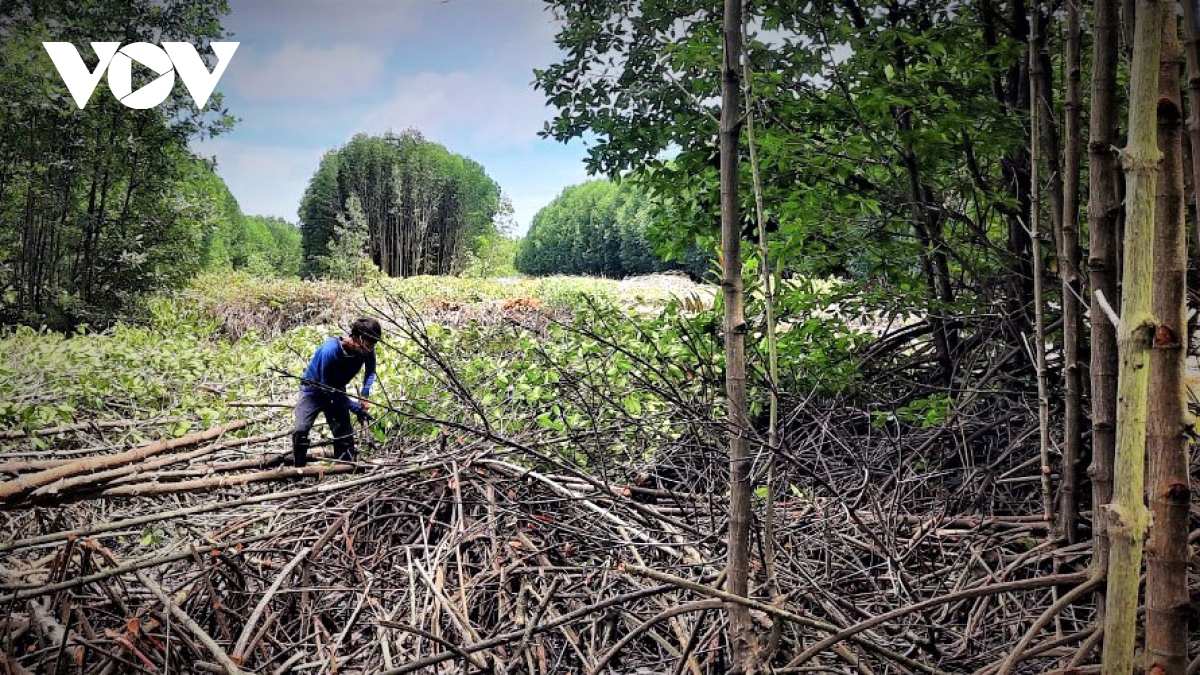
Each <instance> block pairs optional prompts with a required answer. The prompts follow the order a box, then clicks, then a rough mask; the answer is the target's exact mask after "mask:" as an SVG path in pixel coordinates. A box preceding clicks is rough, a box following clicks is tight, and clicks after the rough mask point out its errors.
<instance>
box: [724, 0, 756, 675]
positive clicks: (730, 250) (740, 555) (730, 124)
mask: <svg viewBox="0 0 1200 675" xmlns="http://www.w3.org/2000/svg"><path fill="white" fill-rule="evenodd" d="M742 1H743V0H725V15H724V25H723V30H722V40H723V42H722V44H723V45H724V50H723V58H722V60H721V125H720V133H719V143H720V161H721V253H722V265H721V267H722V273H723V276H722V279H721V288H722V291H723V292H724V300H725V395H726V403H725V405H726V414H727V417H728V419H727V424H728V433H729V540H728V548H727V551H728V552H727V556H728V560H727V565H728V567H727V574H726V583H727V587H728V589H729V592H730V593H733V594H734V595H739V596H742V597H747V596H749V593H750V527H751V525H752V520H753V517H754V513H753V511H752V510H751V503H750V495H751V486H750V439H749V438H748V436H749V431H750V408H749V402H748V399H747V395H746V318H745V309H744V306H743V302H744V298H743V295H742V228H741V220H740V219H739V218H738V182H739V181H738V179H739V174H738V155H739V151H738V149H739V146H740V140H741V129H742V118H741V112H740V109H741V106H740V105H739V101H740V100H741V96H742V92H741V84H740V82H741V58H742ZM726 610H727V613H728V615H729V641H730V644H731V645H732V651H733V668H732V669H731V671H730V672H733V673H740V674H745V675H750V674H751V673H754V672H756V671H757V664H756V663H755V660H756V657H757V651H758V650H757V645H756V643H757V639H756V637H755V631H754V626H753V625H752V623H751V620H750V610H749V609H748V608H747V607H746V606H745V605H741V604H737V603H727V604H726Z"/></svg>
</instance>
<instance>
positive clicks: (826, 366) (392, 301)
mask: <svg viewBox="0 0 1200 675" xmlns="http://www.w3.org/2000/svg"><path fill="white" fill-rule="evenodd" d="M671 283H673V281H672V282H669V283H667V284H666V285H667V286H670V285H671ZM682 296H683V299H682V301H678V300H671V293H669V292H668V290H664V288H661V287H656V286H654V285H652V284H649V283H639V282H632V283H630V282H616V281H611V280H603V279H592V278H581V277H548V278H540V279H472V278H446V277H414V278H408V279H375V280H373V281H371V282H370V283H368V284H366V285H364V286H363V287H360V288H355V287H352V286H349V285H346V284H340V283H333V282H309V281H300V280H296V279H257V278H254V277H251V276H248V275H245V274H237V273H223V274H215V275H206V276H201V277H199V278H198V279H197V280H196V281H195V282H194V283H193V284H192V285H191V286H190V287H189V288H187V289H185V290H183V291H181V292H177V293H171V294H168V295H162V296H160V297H157V298H155V299H154V300H152V301H151V302H150V303H149V312H148V316H147V319H146V321H145V322H144V323H142V324H139V325H128V324H120V325H116V326H113V327H111V328H108V329H106V330H102V331H89V330H88V329H86V328H83V329H81V330H79V331H78V332H77V333H75V334H71V335H62V334H56V333H49V332H38V331H34V330H32V329H28V328H19V329H16V330H14V331H11V332H8V333H5V334H3V335H0V353H2V354H3V357H0V427H2V428H26V429H31V428H40V427H47V426H52V425H54V424H59V423H65V422H71V421H79V420H84V419H112V418H140V419H144V418H152V417H166V416H170V417H179V418H181V419H180V421H178V422H176V423H173V426H172V427H171V432H172V433H174V434H181V433H185V432H187V431H188V430H193V429H195V428H197V427H201V426H211V425H213V424H216V423H218V422H221V421H224V420H226V419H229V418H232V417H237V416H242V415H244V414H245V413H246V411H245V409H240V408H230V407H228V406H227V405H226V403H227V402H229V401H234V400H247V399H249V400H264V399H273V400H287V399H289V398H290V397H291V396H293V395H294V392H295V389H296V386H297V380H296V377H297V376H298V375H299V373H300V372H301V371H302V370H303V368H304V365H305V363H306V362H307V360H308V358H309V356H310V355H311V354H312V352H313V350H314V349H315V348H316V347H317V345H319V344H320V342H321V341H322V340H324V339H325V338H326V337H328V336H329V335H334V334H338V333H339V332H340V331H342V330H343V329H344V327H345V326H346V325H347V324H348V322H349V320H350V319H351V318H352V317H353V316H355V315H357V314H359V313H361V312H370V313H372V314H382V315H383V316H384V318H385V321H384V323H385V327H386V328H387V330H388V333H389V338H388V339H387V340H385V343H384V344H382V345H381V346H380V347H379V371H380V372H379V375H380V382H381V386H380V387H379V388H378V389H377V393H376V395H377V396H378V397H379V398H380V400H381V402H383V403H384V404H385V405H390V406H393V407H395V408H396V409H398V410H404V411H405V412H406V413H408V414H405V415H390V416H384V419H382V420H381V421H380V424H378V425H377V426H376V429H377V432H378V433H379V434H381V435H382V434H395V433H403V434H406V435H412V436H418V437H427V436H428V435H430V434H437V433H440V432H441V428H440V427H439V426H438V425H436V424H431V423H429V422H427V421H421V419H420V418H422V417H429V418H438V419H457V420H458V421H460V422H462V423H464V424H468V425H471V426H478V425H480V424H483V425H490V426H492V427H494V428H497V429H501V430H503V429H512V430H517V429H522V428H527V427H528V426H529V425H531V424H532V425H535V426H536V427H538V428H541V429H543V430H551V431H554V432H561V433H571V432H572V431H573V430H577V429H579V428H580V427H582V426H584V425H595V424H603V423H607V422H614V421H616V420H618V419H619V418H626V419H638V420H645V419H650V418H653V417H654V416H655V415H657V414H659V413H661V412H663V411H664V410H666V409H667V408H668V407H669V406H670V405H672V403H671V401H670V400H669V399H671V398H672V397H675V398H676V399H677V400H675V401H674V405H678V404H679V401H680V400H683V399H687V400H693V401H701V400H702V401H705V402H711V401H714V400H717V398H718V392H719V386H717V385H718V384H719V382H720V378H721V354H722V351H721V349H720V348H719V339H718V334H719V326H720V322H719V319H718V318H717V317H718V316H719V309H718V310H714V309H713V308H712V301H711V300H710V299H709V298H711V295H708V296H707V297H700V294H698V293H695V292H693V293H692V295H688V294H686V293H684V294H682ZM630 310H637V311H630ZM648 310H653V311H648ZM409 320H411V321H409ZM799 325H800V328H799V330H793V331H791V332H789V333H787V334H786V335H785V336H784V341H783V342H782V343H781V354H782V356H783V358H784V367H785V372H787V373H788V374H789V378H790V379H791V380H792V381H793V382H807V384H806V386H810V387H811V386H812V385H816V386H828V385H829V384H830V383H831V381H832V380H837V383H836V384H839V386H840V385H841V384H844V383H845V382H846V381H848V380H850V379H852V378H853V372H852V370H846V369H845V368H844V367H843V366H841V365H839V364H840V363H848V361H844V360H841V361H839V359H838V358H837V353H839V352H841V351H844V350H845V349H847V348H848V347H849V346H850V345H851V343H852V340H853V336H852V334H851V333H849V332H848V331H846V330H845V328H844V327H842V326H840V324H837V323H836V322H832V321H830V320H826V319H815V318H810V319H808V320H806V321H805V322H803V323H801V324H799ZM406 333H407V334H406ZM756 334H757V332H756ZM438 359H443V360H445V361H446V362H448V363H451V364H453V367H454V369H455V370H456V372H455V375H454V377H456V378H458V379H459V382H458V383H455V382H454V381H452V380H451V379H448V378H447V374H446V373H444V372H441V371H439V365H438V363H437V360H438ZM839 368H842V369H843V370H839ZM806 378H807V380H806ZM581 382H582V383H587V386H588V387H589V388H590V389H589V390H591V391H593V392H595V391H602V392H603V393H602V396H601V398H602V399H603V400H602V401H601V400H590V401H587V400H584V397H583V396H582V394H581V389H580V387H581V384H580V383H581ZM822 382H823V383H824V384H821V383H822ZM455 386H462V387H464V388H465V390H466V391H465V392H463V391H455ZM464 393H466V394H469V395H470V396H472V397H474V398H475V399H476V400H477V402H478V403H479V408H480V410H479V411H472V410H471V409H470V406H469V405H468V406H464V401H463V394H464ZM481 411H483V412H481ZM639 428H640V427H638V426H632V427H631V429H639ZM643 431H644V430H643ZM663 431H664V432H665V431H666V430H665V428H664V429H663ZM629 441H630V443H634V439H629ZM641 443H644V439H643V440H642V441H641ZM578 459H579V460H580V461H587V458H584V457H579V458H578Z"/></svg>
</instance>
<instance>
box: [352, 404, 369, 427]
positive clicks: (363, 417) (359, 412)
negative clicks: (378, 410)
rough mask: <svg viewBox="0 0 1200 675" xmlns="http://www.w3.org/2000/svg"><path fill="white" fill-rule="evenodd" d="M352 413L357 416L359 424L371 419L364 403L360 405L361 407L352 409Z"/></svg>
mask: <svg viewBox="0 0 1200 675" xmlns="http://www.w3.org/2000/svg"><path fill="white" fill-rule="evenodd" d="M354 414H355V415H356V416H358V421H359V422H360V423H361V424H366V423H368V422H370V421H371V413H369V412H367V406H365V405H364V406H362V407H361V408H358V409H356V410H355V411H354Z"/></svg>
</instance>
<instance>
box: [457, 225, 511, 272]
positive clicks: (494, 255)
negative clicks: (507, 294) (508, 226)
mask: <svg viewBox="0 0 1200 675" xmlns="http://www.w3.org/2000/svg"><path fill="white" fill-rule="evenodd" d="M520 246H521V240H519V239H510V238H508V237H506V236H504V235H502V234H492V235H486V236H484V237H482V238H481V239H480V240H479V243H478V244H477V246H476V247H475V250H474V251H467V254H466V263H465V264H464V265H463V270H462V272H461V273H460V275H459V276H464V277H476V278H494V277H512V276H516V275H517V268H516V265H515V260H516V257H517V251H518V250H519V249H520Z"/></svg>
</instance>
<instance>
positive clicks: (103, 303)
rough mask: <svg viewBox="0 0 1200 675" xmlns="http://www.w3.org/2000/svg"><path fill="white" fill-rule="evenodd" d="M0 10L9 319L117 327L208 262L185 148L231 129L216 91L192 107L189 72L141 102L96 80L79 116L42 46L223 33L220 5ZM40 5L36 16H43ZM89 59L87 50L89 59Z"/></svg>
mask: <svg viewBox="0 0 1200 675" xmlns="http://www.w3.org/2000/svg"><path fill="white" fill-rule="evenodd" d="M5 9H6V11H3V12H0V34H2V35H4V39H3V40H2V41H0V64H3V67H0V101H4V102H5V104H4V105H3V106H0V129H3V130H4V131H3V133H0V318H2V319H3V321H4V322H6V323H12V322H23V323H28V324H32V325H53V326H59V327H68V326H70V325H73V324H75V323H78V322H80V321H92V322H103V321H111V320H112V318H113V317H114V316H118V315H121V314H123V313H126V312H127V311H128V310H129V309H130V308H131V307H133V306H134V305H136V303H137V302H138V301H139V300H140V299H141V297H142V296H143V295H144V294H145V293H146V292H148V291H151V290H156V289H158V288H162V287H172V286H178V285H181V284H182V283H183V282H185V281H186V280H187V279H188V278H189V277H190V276H191V275H192V273H194V272H195V271H196V270H197V269H198V268H199V267H200V266H201V265H202V264H203V261H202V259H201V254H202V252H203V250H204V248H203V246H202V240H203V238H204V236H205V234H206V232H205V231H204V226H203V225H202V224H201V223H199V222H198V221H196V220H194V219H193V218H192V216H193V215H194V214H193V213H192V212H191V211H190V210H189V209H190V207H191V206H194V205H195V200H192V199H190V198H189V195H188V194H187V191H186V189H182V188H181V187H180V182H181V180H182V179H183V177H184V176H185V175H186V174H187V173H188V172H189V171H190V170H191V169H190V156H189V153H188V151H187V143H188V141H189V140H190V139H193V138H197V137H200V136H203V135H213V134H217V133H220V132H221V131H223V130H225V129H226V128H228V127H229V126H230V124H231V122H232V119H231V118H230V117H229V116H228V115H227V113H226V111H225V109H224V107H223V104H222V100H221V97H220V95H215V96H213V97H212V98H211V99H210V100H209V102H208V104H207V105H206V107H205V108H204V109H203V110H197V109H196V108H195V106H194V104H193V103H192V100H191V98H190V96H189V95H188V92H187V91H186V88H185V86H184V84H183V83H182V81H181V80H179V79H177V80H176V86H175V89H174V91H173V92H172V94H171V95H170V96H169V97H168V98H167V100H166V101H165V102H164V103H163V105H161V106H158V107H155V108H152V109H148V110H132V109H129V108H126V107H125V106H123V105H121V104H120V102H118V101H117V100H116V99H115V98H114V97H113V96H112V95H111V94H110V93H109V90H108V88H107V87H105V86H100V87H98V88H97V90H96V93H95V94H94V95H93V96H92V98H91V101H90V103H89V104H88V106H87V108H86V109H85V110H80V109H79V108H78V107H77V106H76V104H75V102H74V101H73V99H72V97H71V96H70V94H69V92H68V91H67V89H66V86H65V85H64V84H63V82H62V79H61V77H60V76H59V75H58V72H57V71H56V69H55V68H54V65H53V63H52V62H51V60H50V58H49V56H48V55H47V53H46V51H45V49H44V48H43V47H42V44H41V43H42V42H43V41H68V42H72V43H76V44H80V40H81V38H80V36H87V39H89V40H95V41H108V40H112V41H118V42H122V43H128V42H135V41H150V42H156V41H158V40H159V39H163V38H166V37H167V36H170V37H169V39H173V40H184V41H187V42H190V43H192V44H195V45H197V47H198V49H199V50H200V52H201V53H206V52H207V51H208V47H207V44H208V42H210V41H212V40H219V39H222V38H223V37H224V31H223V29H222V28H221V23H220V22H221V17H222V15H223V14H224V13H225V12H226V11H227V9H228V7H227V4H226V3H225V2H224V0H202V1H200V2H194V3H165V4H164V3H160V2H154V1H152V0H130V1H129V2H122V3H117V4H112V5H111V6H106V7H105V9H104V11H98V9H97V7H96V4H95V3H93V2H88V1H84V0H65V1H63V2H53V3H6V6H5ZM35 13H36V14H35ZM85 58H87V57H86V56H85Z"/></svg>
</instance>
